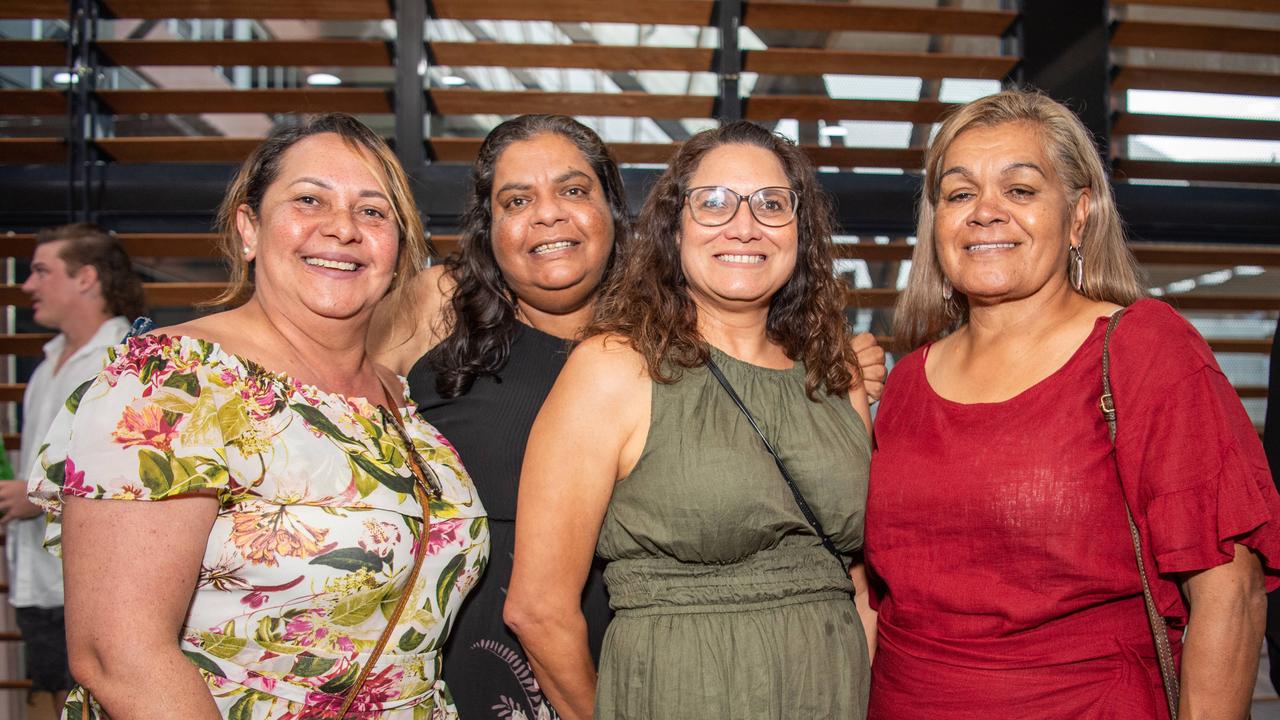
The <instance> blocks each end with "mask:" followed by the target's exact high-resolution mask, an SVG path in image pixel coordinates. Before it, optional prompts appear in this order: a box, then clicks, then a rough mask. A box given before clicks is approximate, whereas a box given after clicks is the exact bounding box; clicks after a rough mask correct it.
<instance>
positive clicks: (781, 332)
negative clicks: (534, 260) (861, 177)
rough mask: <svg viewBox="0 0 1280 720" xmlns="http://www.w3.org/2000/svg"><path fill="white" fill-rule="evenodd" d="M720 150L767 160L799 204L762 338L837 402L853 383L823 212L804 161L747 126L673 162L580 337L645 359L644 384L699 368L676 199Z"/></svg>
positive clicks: (731, 127)
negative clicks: (761, 152)
mask: <svg viewBox="0 0 1280 720" xmlns="http://www.w3.org/2000/svg"><path fill="white" fill-rule="evenodd" d="M724 145H751V146H755V147H759V148H763V149H765V150H768V151H769V152H771V153H773V155H774V156H775V157H776V158H778V162H779V163H781V164H782V168H783V170H784V171H785V172H786V175H787V180H788V182H789V183H790V184H791V188H792V189H793V190H795V191H796V194H797V195H798V196H799V200H800V204H799V208H798V209H797V212H796V223H797V227H796V231H797V237H798V243H799V247H798V248H797V258H796V267H795V271H794V272H793V273H792V275H791V277H790V278H789V279H788V280H787V282H786V284H785V285H783V286H782V287H781V288H780V289H779V290H778V292H777V293H775V294H774V296H773V297H772V298H771V299H770V301H769V314H768V319H767V321H766V327H765V330H766V333H767V335H768V337H769V339H770V340H771V341H772V342H775V343H777V344H778V345H780V346H781V347H782V349H783V351H784V352H786V354H787V356H788V357H790V358H791V359H793V360H797V361H802V362H804V365H805V389H806V390H807V391H808V393H809V396H810V397H811V398H812V397H814V396H815V394H816V393H817V391H818V389H819V388H825V390H826V391H827V392H828V393H831V394H833V395H834V394H839V393H845V392H848V391H849V388H850V387H851V386H853V385H854V383H855V382H857V381H858V380H859V379H860V376H855V374H856V373H858V372H859V371H858V369H857V362H856V361H855V359H854V356H853V352H852V350H850V348H849V330H848V327H847V326H846V324H845V318H844V306H845V293H844V284H843V283H841V282H840V280H839V279H837V278H836V276H835V274H834V272H833V270H832V249H831V228H832V226H833V220H832V213H831V204H830V202H829V201H828V199H827V196H826V193H825V192H824V191H823V190H822V187H821V186H820V185H819V184H818V181H817V178H816V177H815V176H814V171H813V165H812V164H811V163H810V162H809V159H808V157H806V156H805V154H804V153H803V152H802V151H801V150H800V149H799V148H797V147H796V146H795V145H794V144H793V143H792V142H791V141H789V140H787V139H786V138H784V137H782V136H780V135H777V134H775V133H772V132H770V131H768V130H766V129H764V128H762V127H760V126H758V125H754V124H752V123H749V122H745V121H737V122H732V123H729V124H727V125H724V126H723V127H720V128H715V129H712V130H705V131H703V132H700V133H698V134H697V135H694V136H693V137H692V138H690V139H689V140H688V141H687V142H685V143H684V145H682V146H681V148H680V150H679V151H678V152H677V153H676V156H675V157H674V158H672V160H671V164H670V165H668V166H667V170H666V172H664V173H663V174H662V177H661V178H659V179H658V182H657V185H656V186H655V187H654V188H653V191H652V192H650V193H649V198H648V200H646V201H645V205H644V209H643V210H641V211H640V216H639V218H638V219H637V221H636V237H635V238H634V240H633V243H632V247H631V251H630V253H629V255H628V256H627V257H626V258H624V259H623V263H622V267H621V269H620V271H619V272H618V273H617V274H616V275H615V277H614V279H613V280H612V281H610V283H609V284H608V286H607V287H606V288H605V290H604V292H603V294H602V296H601V299H600V301H599V302H598V303H597V305H596V315H595V320H594V322H593V323H592V326H591V328H589V329H588V334H599V333H615V334H618V335H620V336H622V337H623V338H625V339H626V340H627V342H628V343H629V344H630V345H631V347H632V348H634V349H635V350H636V352H638V353H640V354H641V355H643V356H644V359H645V363H646V365H647V367H648V369H649V375H650V377H652V378H653V379H654V380H655V381H657V382H662V383H670V382H674V381H675V380H676V379H678V377H679V373H680V369H681V368H693V367H697V366H699V365H701V364H702V363H703V362H705V361H706V359H707V356H708V354H709V353H708V349H707V343H706V340H705V339H703V337H702V334H701V333H700V332H698V322H697V320H698V317H697V308H696V307H695V306H694V303H693V300H692V298H690V296H689V290H688V282H687V280H686V278H685V276H684V270H683V268H682V267H681V264H680V247H679V244H678V243H677V241H676V239H677V238H678V237H679V234H680V225H681V218H682V216H683V212H682V211H683V208H684V193H685V191H686V190H688V189H689V180H690V178H691V177H692V176H693V174H694V172H695V171H696V170H697V168H698V165H699V164H700V163H701V162H702V159H703V158H704V157H706V155H707V153H709V152H710V151H712V150H714V149H716V148H718V147H721V146H724Z"/></svg>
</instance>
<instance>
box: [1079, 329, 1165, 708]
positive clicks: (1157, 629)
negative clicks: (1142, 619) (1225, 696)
mask: <svg viewBox="0 0 1280 720" xmlns="http://www.w3.org/2000/svg"><path fill="white" fill-rule="evenodd" d="M1121 315H1124V309H1123V308H1121V309H1120V310H1119V311H1117V312H1116V313H1115V314H1114V315H1112V316H1111V319H1110V320H1109V321H1108V322H1107V332H1106V334H1105V335H1103V337H1102V397H1101V398H1100V399H1099V400H1098V408H1099V409H1100V410H1102V416H1103V417H1104V418H1106V421H1107V434H1108V435H1109V436H1110V437H1111V445H1112V446H1113V447H1114V446H1115V443H1116V405H1115V399H1114V397H1113V396H1112V394H1111V334H1112V332H1114V331H1115V329H1116V325H1117V324H1119V322H1120V316H1121ZM1120 497H1121V498H1122V499H1123V500H1124V514H1125V517H1127V518H1128V519H1129V535H1130V537H1132V539H1133V553H1134V555H1135V556H1136V557H1137V559H1138V574H1139V575H1140V576H1142V600H1143V602H1144V603H1145V604H1146V606H1147V624H1148V625H1150V626H1151V637H1152V639H1153V640H1154V641H1155V645H1156V658H1157V659H1158V660H1159V662H1160V679H1161V680H1162V681H1163V685H1164V699H1165V702H1166V703H1168V705H1169V717H1170V719H1171V720H1178V695H1179V690H1178V669H1177V667H1176V666H1175V665H1174V663H1173V648H1172V647H1171V645H1170V644H1169V629H1168V626H1166V625H1165V622H1164V618H1163V617H1161V616H1160V611H1159V610H1157V609H1156V601H1155V598H1153V597H1152V595H1151V582H1150V581H1149V580H1148V579H1147V566H1146V563H1145V562H1144V561H1143V559H1142V538H1141V537H1140V536H1139V535H1138V524H1137V523H1136V522H1134V520H1133V510H1132V509H1131V508H1130V507H1129V498H1128V497H1127V496H1126V495H1125V494H1124V489H1123V487H1122V488H1121V493H1120Z"/></svg>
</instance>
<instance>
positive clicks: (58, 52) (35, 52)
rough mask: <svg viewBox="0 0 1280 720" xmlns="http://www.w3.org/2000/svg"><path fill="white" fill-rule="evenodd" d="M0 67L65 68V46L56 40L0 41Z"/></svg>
mask: <svg viewBox="0 0 1280 720" xmlns="http://www.w3.org/2000/svg"><path fill="white" fill-rule="evenodd" d="M0 65H25V66H32V65H39V66H41V67H66V65H67V46H66V44H65V43H63V42H60V41H58V40H0Z"/></svg>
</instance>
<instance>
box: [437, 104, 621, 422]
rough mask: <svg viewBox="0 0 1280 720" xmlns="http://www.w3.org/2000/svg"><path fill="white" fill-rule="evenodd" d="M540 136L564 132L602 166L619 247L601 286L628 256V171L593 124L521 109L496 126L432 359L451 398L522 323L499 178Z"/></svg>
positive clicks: (491, 361) (450, 264) (476, 180)
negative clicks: (506, 269) (500, 232)
mask: <svg viewBox="0 0 1280 720" xmlns="http://www.w3.org/2000/svg"><path fill="white" fill-rule="evenodd" d="M540 135H558V136H559V137H562V138H564V139H565V140H568V141H569V142H570V143H573V146H574V147H576V148H577V149H578V152H580V153H582V157H583V158H584V159H585V160H586V161H587V163H588V164H589V165H591V169H592V170H594V171H595V176H596V180H597V181H598V182H599V183H600V188H601V192H603V193H604V198H605V200H606V201H607V202H608V204H609V213H610V215H611V216H612V219H613V251H612V252H611V253H610V254H609V259H608V263H607V264H606V265H605V271H604V275H603V277H602V279H601V285H603V284H605V283H607V282H608V280H609V276H610V275H611V274H612V272H613V269H614V268H615V267H616V266H617V265H618V259H619V258H621V257H625V256H626V248H627V244H628V242H629V241H630V237H631V218H630V216H629V215H628V210H627V197H626V194H625V193H624V191H623V187H622V176H621V174H620V173H619V172H618V165H617V163H615V162H614V160H613V155H612V154H610V152H609V148H608V147H606V146H605V144H604V141H602V140H601V139H600V136H599V135H597V134H596V133H595V132H594V131H592V130H591V128H589V127H587V126H585V125H583V124H582V123H580V122H578V121H577V120H574V119H573V118H571V117H568V116H566V115H521V116H520V117H517V118H514V119H512V120H508V121H506V122H504V123H502V124H501V125H498V126H497V127H495V128H494V129H493V130H492V131H491V132H490V133H489V135H488V136H487V137H485V139H484V142H483V143H482V144H481V145H480V152H479V153H478V154H477V155H476V161H475V164H474V165H472V166H471V195H470V197H468V199H467V208H466V210H465V211H464V212H463V214H462V223H461V224H462V238H461V240H460V242H459V251H458V254H457V255H454V256H450V257H448V258H445V260H444V264H445V267H446V268H447V272H448V273H449V275H450V277H452V278H453V281H454V283H455V285H454V291H453V294H452V296H451V297H450V299H449V308H450V310H452V311H453V312H452V313H451V314H452V317H451V318H450V321H449V325H447V327H448V329H449V334H448V335H446V336H445V338H444V339H443V340H441V341H440V343H439V344H438V345H436V346H435V347H434V348H432V349H431V352H430V353H429V354H428V357H429V358H430V361H431V367H432V368H433V369H434V370H435V371H436V392H437V393H439V395H440V397H446V398H452V397H458V396H459V395H464V394H466V393H467V391H468V390H470V388H471V385H472V383H474V382H475V379H476V378H477V377H480V376H483V375H496V374H498V372H500V371H501V370H502V368H503V367H504V366H505V365H506V364H507V356H508V355H509V354H510V352H511V342H512V341H513V340H514V339H515V334H516V329H517V327H518V323H519V321H518V320H517V319H516V296H515V293H514V292H513V291H512V290H511V288H510V286H509V285H507V281H506V279H505V278H503V276H502V271H501V270H500V269H499V268H498V260H497V258H496V257H495V256H494V254H493V237H492V235H491V232H490V231H491V230H492V229H493V207H492V198H491V197H490V196H491V195H492V193H493V177H494V172H495V171H496V169H497V165H498V159H499V158H501V157H502V154H503V153H504V152H506V150H507V148H509V147H510V146H511V145H513V144H514V143H517V142H523V141H526V140H532V139H534V138H536V137H538V136H540Z"/></svg>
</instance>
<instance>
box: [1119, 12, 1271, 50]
mask: <svg viewBox="0 0 1280 720" xmlns="http://www.w3.org/2000/svg"><path fill="white" fill-rule="evenodd" d="M1111 46H1112V47H1118V48H1130V47H1141V48H1165V49H1174V50H1208V51H1212V52H1238V53H1256V54H1263V55H1275V54H1276V53H1277V49H1280V30H1262V29H1258V28H1244V27H1226V26H1220V25H1205V24H1197V25H1190V24H1179V23H1158V22H1146V21H1139V20H1121V21H1119V22H1117V23H1116V25H1115V30H1114V32H1112V35H1111Z"/></svg>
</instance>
